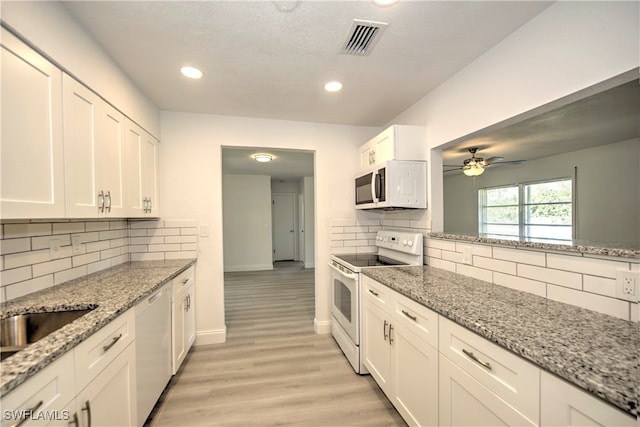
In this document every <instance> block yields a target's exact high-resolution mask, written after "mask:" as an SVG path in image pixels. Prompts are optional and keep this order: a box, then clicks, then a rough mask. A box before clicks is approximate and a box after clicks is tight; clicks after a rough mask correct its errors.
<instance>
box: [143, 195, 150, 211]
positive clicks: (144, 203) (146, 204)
mask: <svg viewBox="0 0 640 427" xmlns="http://www.w3.org/2000/svg"><path fill="white" fill-rule="evenodd" d="M148 206H149V201H148V200H147V198H146V197H145V198H144V199H142V212H144V213H147V212H148V211H149V208H148Z"/></svg>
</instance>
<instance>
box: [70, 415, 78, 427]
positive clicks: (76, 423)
mask: <svg viewBox="0 0 640 427" xmlns="http://www.w3.org/2000/svg"><path fill="white" fill-rule="evenodd" d="M71 424H73V425H75V426H76V427H80V422H79V421H78V413H77V412H74V413H73V419H72V420H71V421H69V425H71Z"/></svg>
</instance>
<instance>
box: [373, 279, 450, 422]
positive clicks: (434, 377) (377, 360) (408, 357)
mask: <svg viewBox="0 0 640 427" xmlns="http://www.w3.org/2000/svg"><path fill="white" fill-rule="evenodd" d="M381 286H382V285H380V284H379V283H377V282H375V281H373V280H371V279H369V278H367V277H365V279H364V292H365V297H364V337H363V345H364V349H365V350H364V351H365V365H366V366H367V368H368V369H369V372H370V373H371V375H372V376H373V378H374V379H375V380H376V382H377V383H378V385H379V386H380V388H381V389H382V390H383V391H384V392H385V394H386V395H387V397H388V398H389V400H390V401H391V402H392V403H393V405H394V406H395V407H396V409H397V410H398V412H399V413H400V414H401V415H402V417H403V418H404V420H405V421H406V422H407V423H408V424H409V425H420V426H426V425H437V423H438V351H437V350H436V348H435V347H433V345H432V344H431V343H433V342H435V343H437V335H435V336H434V335H433V334H437V326H436V327H435V329H434V328H433V326H434V325H437V314H435V313H434V312H432V311H431V310H428V309H426V308H425V307H419V306H418V305H417V304H416V306H413V305H412V304H411V302H410V301H409V300H408V299H406V298H405V297H403V296H402V295H399V294H397V293H395V292H392V291H389V290H388V289H383V288H381ZM414 304H415V303H414ZM427 319H428V320H427ZM416 331H417V332H416Z"/></svg>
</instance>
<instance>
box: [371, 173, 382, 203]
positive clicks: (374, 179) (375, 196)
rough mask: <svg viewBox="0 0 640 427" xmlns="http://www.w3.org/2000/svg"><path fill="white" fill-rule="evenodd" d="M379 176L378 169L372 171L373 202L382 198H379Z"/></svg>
mask: <svg viewBox="0 0 640 427" xmlns="http://www.w3.org/2000/svg"><path fill="white" fill-rule="evenodd" d="M377 176H378V171H377V170H375V171H373V172H372V173H371V199H372V200H373V203H378V202H379V201H380V199H379V198H378V190H377V188H376V187H377V184H378V179H377Z"/></svg>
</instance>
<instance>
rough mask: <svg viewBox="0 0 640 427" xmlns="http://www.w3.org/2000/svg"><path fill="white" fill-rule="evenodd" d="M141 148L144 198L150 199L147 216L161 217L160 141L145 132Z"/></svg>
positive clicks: (141, 174)
mask: <svg viewBox="0 0 640 427" xmlns="http://www.w3.org/2000/svg"><path fill="white" fill-rule="evenodd" d="M142 137H143V138H142V144H141V146H140V168H141V173H140V177H141V185H142V197H143V198H146V199H148V204H147V212H145V215H146V216H153V217H157V216H160V203H159V202H158V193H159V192H158V141H157V140H156V139H155V138H154V137H153V136H151V135H149V133H147V132H143V135H142Z"/></svg>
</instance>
